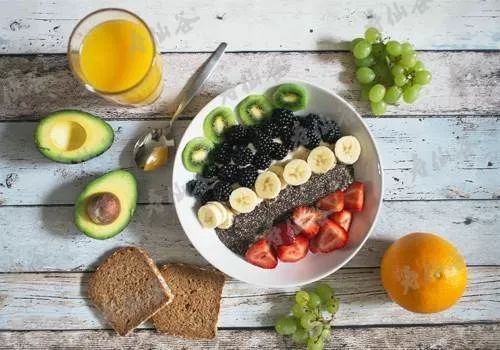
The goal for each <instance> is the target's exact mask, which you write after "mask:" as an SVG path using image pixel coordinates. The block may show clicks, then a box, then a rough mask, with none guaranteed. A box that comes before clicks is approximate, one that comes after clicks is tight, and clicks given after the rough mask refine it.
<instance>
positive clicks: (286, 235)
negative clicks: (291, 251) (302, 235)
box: [265, 220, 300, 247]
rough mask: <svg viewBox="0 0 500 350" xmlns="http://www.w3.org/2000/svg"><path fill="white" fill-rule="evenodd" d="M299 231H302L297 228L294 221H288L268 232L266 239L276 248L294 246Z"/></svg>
mask: <svg viewBox="0 0 500 350" xmlns="http://www.w3.org/2000/svg"><path fill="white" fill-rule="evenodd" d="M297 231H300V230H299V229H298V228H297V226H295V224H294V223H293V222H292V221H290V220H286V221H285V222H281V223H279V224H278V225H276V226H274V227H272V228H271V229H270V230H269V231H267V232H266V234H265V238H266V239H267V241H268V242H269V243H271V244H272V245H273V246H275V247H278V246H280V245H283V244H285V245H287V244H292V243H293V242H295V236H296V234H297V233H298V232H297Z"/></svg>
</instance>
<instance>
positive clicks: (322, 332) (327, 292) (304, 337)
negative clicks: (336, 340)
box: [274, 283, 339, 350]
mask: <svg viewBox="0 0 500 350" xmlns="http://www.w3.org/2000/svg"><path fill="white" fill-rule="evenodd" d="M338 308H339V301H338V299H337V297H336V296H335V292H334V290H333V288H332V287H330V286H329V285H328V284H326V283H320V284H318V285H316V287H315V288H314V290H313V291H305V290H301V291H298V292H297V293H295V303H294V305H293V306H292V308H291V312H290V314H288V315H285V316H283V317H280V318H279V319H278V320H277V321H276V324H275V326H274V328H275V329H276V332H277V333H278V334H281V335H285V336H291V337H292V340H293V341H294V342H295V343H297V344H301V345H306V346H307V350H322V349H323V347H324V344H325V341H327V340H328V339H329V338H330V334H331V323H332V320H333V316H334V315H335V313H336V312H337V310H338Z"/></svg>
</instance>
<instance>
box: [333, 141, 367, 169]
mask: <svg viewBox="0 0 500 350" xmlns="http://www.w3.org/2000/svg"><path fill="white" fill-rule="evenodd" d="M335 155H336V156H337V159H338V160H340V161H341V162H342V163H344V164H354V163H356V161H357V160H358V159H359V156H360V155H361V145H360V144H359V141H358V139H357V138H355V137H354V136H344V137H341V138H340V139H339V140H338V141H337V143H335Z"/></svg>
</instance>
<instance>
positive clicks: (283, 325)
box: [274, 317, 297, 335]
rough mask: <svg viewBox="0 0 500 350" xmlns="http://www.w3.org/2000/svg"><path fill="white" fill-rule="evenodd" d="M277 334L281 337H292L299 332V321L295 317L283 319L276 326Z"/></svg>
mask: <svg viewBox="0 0 500 350" xmlns="http://www.w3.org/2000/svg"><path fill="white" fill-rule="evenodd" d="M274 328H275V329H276V332H277V333H278V334H281V335H290V334H293V333H295V331H296V330H297V321H296V319H295V317H282V318H280V319H279V320H278V321H276V324H275V325H274Z"/></svg>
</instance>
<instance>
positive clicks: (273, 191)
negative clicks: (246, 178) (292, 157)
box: [255, 171, 281, 199]
mask: <svg viewBox="0 0 500 350" xmlns="http://www.w3.org/2000/svg"><path fill="white" fill-rule="evenodd" d="M280 191H281V181H280V179H279V177H278V175H276V174H275V173H273V172H272V171H264V172H263V173H261V174H259V176H257V180H256V181H255V192H256V193H257V195H258V196H259V197H260V198H264V199H273V198H276V197H278V195H279V193H280Z"/></svg>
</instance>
